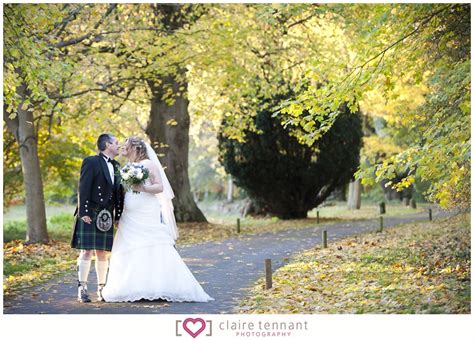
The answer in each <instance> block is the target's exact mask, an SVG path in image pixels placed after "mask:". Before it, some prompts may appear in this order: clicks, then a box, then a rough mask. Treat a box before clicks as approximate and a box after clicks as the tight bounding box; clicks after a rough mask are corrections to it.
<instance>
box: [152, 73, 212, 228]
mask: <svg viewBox="0 0 474 340" xmlns="http://www.w3.org/2000/svg"><path fill="white" fill-rule="evenodd" d="M184 72H185V71H184V70H180V73H181V77H180V79H185V77H184ZM148 85H149V86H150V89H151V91H152V93H153V98H152V100H151V111H150V119H149V121H148V125H147V128H146V133H147V135H148V137H149V138H150V141H151V143H152V146H153V148H154V149H155V151H156V153H157V155H158V157H159V158H160V161H161V163H162V164H163V167H164V168H165V171H166V176H167V177H168V179H169V181H170V184H171V186H172V187H173V191H174V194H175V198H174V199H173V205H174V209H175V217H176V221H178V222H207V220H206V217H205V216H204V214H203V213H202V212H201V210H199V208H198V206H197V205H196V203H195V202H194V199H193V195H192V194H191V185H190V183H189V176H188V152H189V124H190V118H189V113H188V104H189V102H188V99H187V98H186V93H187V82H186V81H185V80H184V81H181V82H179V81H177V80H176V77H175V76H173V75H169V76H164V77H162V79H160V83H159V84H157V83H156V82H155V81H152V80H150V81H148ZM180 88H181V89H180ZM168 89H169V90H171V91H172V93H173V100H172V101H171V102H168V103H167V100H166V97H165V94H167V93H168ZM168 99H169V98H168Z"/></svg>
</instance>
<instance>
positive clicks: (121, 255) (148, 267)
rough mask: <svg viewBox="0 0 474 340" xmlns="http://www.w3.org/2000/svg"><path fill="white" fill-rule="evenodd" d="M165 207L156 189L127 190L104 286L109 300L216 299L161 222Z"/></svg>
mask: <svg viewBox="0 0 474 340" xmlns="http://www.w3.org/2000/svg"><path fill="white" fill-rule="evenodd" d="M160 210H161V209H160V203H159V200H158V198H157V196H156V195H154V194H149V193H144V192H142V193H140V194H135V193H132V192H131V191H129V192H127V193H126V194H125V202H124V210H123V214H122V216H121V218H120V222H119V228H118V231H117V234H116V236H115V240H114V244H113V247H112V255H111V257H110V264H109V273H108V276H107V283H106V285H105V287H104V289H103V291H102V296H103V297H104V299H105V301H107V302H125V301H137V300H140V299H146V300H157V299H164V300H167V301H177V302H184V301H195V302H206V301H211V300H214V299H213V298H211V297H210V296H209V295H207V294H206V292H205V291H204V290H203V289H202V287H201V285H200V284H199V282H198V281H197V280H196V279H195V278H194V276H193V274H192V273H191V271H190V270H189V268H188V267H187V266H186V264H185V263H184V262H183V260H182V259H181V257H180V256H179V254H178V252H177V251H176V249H175V248H174V244H175V242H174V240H173V238H172V237H171V235H170V233H169V231H168V227H167V226H166V225H165V224H163V223H161V218H160Z"/></svg>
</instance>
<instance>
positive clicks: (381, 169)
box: [281, 4, 470, 206]
mask: <svg viewBox="0 0 474 340" xmlns="http://www.w3.org/2000/svg"><path fill="white" fill-rule="evenodd" d="M333 9H335V11H334V14H335V16H334V17H335V18H336V20H338V21H339V22H340V25H341V27H344V30H345V32H346V34H347V36H348V37H350V40H349V42H350V44H348V45H347V49H348V50H350V51H353V52H355V53H354V55H356V56H357V57H356V58H354V59H353V60H351V61H350V62H349V63H348V64H347V65H346V66H345V68H343V69H339V71H337V70H335V72H334V75H335V77H334V80H335V81H333V82H331V83H328V84H326V85H324V86H323V87H319V88H308V90H307V91H305V92H304V93H302V94H300V95H298V96H297V98H295V100H294V101H289V102H287V103H286V104H285V105H284V106H285V107H284V108H283V109H282V111H281V113H282V114H283V115H284V116H285V117H286V118H285V120H287V121H291V122H297V123H298V124H300V123H301V124H304V123H305V121H303V120H302V119H301V117H300V114H301V112H302V111H303V110H310V111H311V112H312V114H311V118H312V119H316V120H317V119H320V120H321V119H322V120H324V121H325V122H327V124H326V125H325V126H326V127H327V126H330V125H331V124H332V122H333V121H334V118H335V117H334V116H330V115H329V112H330V111H331V107H332V106H333V105H336V104H338V103H340V102H341V101H344V100H350V101H351V102H356V101H357V102H362V101H363V100H364V97H365V95H366V93H367V92H369V91H373V90H377V91H378V92H379V93H380V94H382V96H383V98H384V99H385V100H386V101H388V102H390V103H393V102H398V103H401V104H402V105H401V106H402V107H403V101H399V99H400V98H397V97H396V96H395V97H394V96H393V92H392V90H393V87H394V84H395V83H396V82H397V81H398V80H400V79H404V78H406V77H410V82H411V84H423V85H424V86H426V88H427V92H426V94H425V96H424V97H425V100H426V103H422V104H420V105H419V106H418V107H417V108H416V109H411V108H409V107H408V106H405V107H404V109H403V110H400V111H398V112H396V113H395V115H394V116H393V118H394V120H396V122H397V123H398V124H399V126H401V127H402V128H409V129H410V130H411V131H412V132H413V134H412V136H411V141H410V143H409V146H408V148H406V149H405V150H404V151H403V152H401V153H399V154H397V155H395V156H393V157H390V158H389V159H386V160H384V161H383V162H382V163H381V164H379V165H376V168H375V172H376V180H377V181H381V180H382V179H387V180H389V181H390V180H392V179H393V178H394V177H395V174H396V173H402V172H403V169H405V168H406V167H408V168H409V172H408V175H407V176H406V177H405V178H404V179H403V180H402V181H401V182H399V183H397V184H394V183H392V184H393V185H394V187H396V188H398V189H402V188H404V187H407V186H410V185H411V184H412V183H413V182H414V181H415V177H416V176H418V177H419V178H420V179H422V180H424V181H426V182H429V183H431V187H430V190H429V193H428V194H429V196H428V198H430V199H431V200H432V201H436V202H439V203H440V204H441V205H442V206H449V205H460V204H461V205H463V206H466V205H467V203H469V202H470V190H468V188H469V187H470V130H469V126H470V122H469V120H470V115H469V112H470V97H469V96H470V70H469V68H470V5H469V4H413V5H411V4H410V5H399V4H390V5H381V4H380V5H354V6H341V5H339V6H335V7H333ZM319 66H320V63H318V62H315V65H314V68H315V69H316V68H319ZM341 71H342V72H341ZM309 78H311V76H310V77H309ZM325 131H326V130H321V129H318V127H316V126H313V127H311V128H310V129H308V131H306V132H304V133H302V134H301V138H302V139H303V140H306V141H307V142H308V144H311V143H312V142H314V141H315V140H317V139H318V138H320V136H321V135H322V134H323V133H324V132H325ZM364 180H366V179H364Z"/></svg>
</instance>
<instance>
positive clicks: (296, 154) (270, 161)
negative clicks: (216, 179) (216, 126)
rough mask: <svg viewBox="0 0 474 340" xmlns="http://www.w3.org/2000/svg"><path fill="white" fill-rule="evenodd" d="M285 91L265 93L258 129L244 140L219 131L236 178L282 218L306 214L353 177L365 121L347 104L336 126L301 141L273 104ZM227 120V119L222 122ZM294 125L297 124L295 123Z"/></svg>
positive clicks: (222, 151) (224, 160)
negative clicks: (307, 142)
mask: <svg viewBox="0 0 474 340" xmlns="http://www.w3.org/2000/svg"><path fill="white" fill-rule="evenodd" d="M281 99H282V98H281V97H276V98H272V99H271V100H262V99H261V105H260V107H261V109H260V111H258V112H257V113H256V117H255V126H256V127H257V128H258V132H249V131H247V132H246V141H245V143H242V142H239V141H237V140H231V139H229V138H226V137H225V136H224V135H223V134H222V133H221V134H220V135H219V143H220V144H219V149H220V158H219V160H220V161H221V163H222V164H223V165H224V167H225V169H226V171H227V172H228V173H229V174H230V175H232V177H233V178H234V181H235V183H236V184H237V185H238V186H239V187H242V188H244V189H245V190H246V191H247V192H248V194H249V196H250V197H251V198H252V199H253V200H255V201H256V203H257V205H260V206H263V207H264V209H265V210H266V211H268V212H269V213H271V214H273V215H276V216H278V217H280V218H282V219H290V218H305V217H306V216H307V212H308V211H309V210H311V209H312V208H314V207H316V206H318V205H319V204H321V203H322V202H323V201H324V200H325V199H326V198H327V197H328V196H329V195H330V194H331V192H332V191H333V190H334V189H335V188H337V187H339V186H341V185H343V184H346V183H347V182H349V180H350V179H351V178H352V176H353V174H354V172H355V171H356V170H357V167H358V164H359V150H360V147H361V143H362V127H361V118H360V116H359V115H355V114H350V113H349V111H348V109H347V107H343V108H341V110H342V112H343V113H341V114H340V115H339V118H338V119H337V120H336V123H335V124H334V125H333V127H332V128H331V130H330V131H329V132H328V133H327V134H326V135H325V136H324V137H323V138H322V139H321V140H320V141H319V142H318V143H317V144H316V145H314V146H313V147H308V146H306V145H302V144H300V143H299V142H298V140H297V139H296V138H295V137H293V136H292V135H291V133H290V132H291V131H287V130H285V129H284V128H283V126H282V124H281V121H280V119H278V118H273V117H272V113H273V111H272V110H271V109H272V107H274V105H275V102H278V101H280V100H281ZM225 124H226V121H225V120H224V121H223V128H224V126H225ZM293 130H294V129H293Z"/></svg>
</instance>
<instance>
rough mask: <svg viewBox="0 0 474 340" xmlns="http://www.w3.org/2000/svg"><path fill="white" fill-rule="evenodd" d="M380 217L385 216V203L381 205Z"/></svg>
mask: <svg viewBox="0 0 474 340" xmlns="http://www.w3.org/2000/svg"><path fill="white" fill-rule="evenodd" d="M379 206H380V215H383V214H385V202H382V203H380V205H379Z"/></svg>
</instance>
